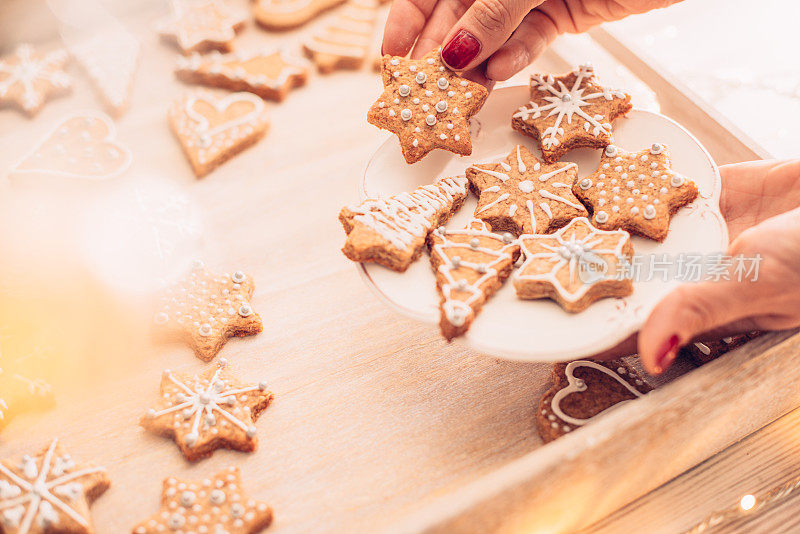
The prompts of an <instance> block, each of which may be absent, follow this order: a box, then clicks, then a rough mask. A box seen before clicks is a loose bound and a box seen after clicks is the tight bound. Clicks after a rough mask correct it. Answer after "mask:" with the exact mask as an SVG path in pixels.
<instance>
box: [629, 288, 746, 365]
mask: <svg viewBox="0 0 800 534" xmlns="http://www.w3.org/2000/svg"><path fill="white" fill-rule="evenodd" d="M751 285H752V284H747V283H744V284H743V283H738V282H735V281H728V280H721V281H719V282H702V283H697V284H684V285H682V286H680V287H678V288H677V289H675V290H674V291H672V292H671V293H669V294H668V295H667V296H666V297H665V298H664V299H663V300H661V302H659V303H658V305H656V307H655V308H654V309H653V311H652V312H651V313H650V316H649V317H648V318H647V321H645V323H644V326H643V327H642V329H641V330H640V331H639V339H638V345H639V357H640V359H641V361H642V364H643V365H644V368H645V369H646V370H647V372H648V373H650V374H661V373H662V372H664V370H666V369H667V368H668V367H669V366H670V365H671V364H672V362H673V361H674V360H675V357H676V356H677V353H678V349H679V348H680V347H682V346H683V345H686V344H687V343H689V342H690V341H691V340H692V339H694V338H696V337H697V336H699V335H700V334H702V333H703V332H708V331H709V330H712V329H714V328H717V327H720V326H723V325H725V324H728V323H730V322H733V321H736V320H738V319H742V318H744V317H747V316H749V315H751V313H750V312H751V309H752V306H753V304H755V299H757V298H758V297H757V295H754V294H751V293H752V291H750V289H749V286H751Z"/></svg>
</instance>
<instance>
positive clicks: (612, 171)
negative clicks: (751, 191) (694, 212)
mask: <svg viewBox="0 0 800 534" xmlns="http://www.w3.org/2000/svg"><path fill="white" fill-rule="evenodd" d="M572 190H573V192H574V193H575V196H577V197H578V198H579V199H581V202H583V203H584V204H586V206H587V207H588V208H589V209H590V210H591V211H592V224H594V225H595V226H596V227H598V228H601V229H603V230H616V229H620V228H621V229H623V230H627V231H628V232H630V233H632V234H636V235H640V236H643V237H649V238H650V239H654V240H656V241H663V240H664V238H666V237H667V233H668V232H669V222H670V219H671V218H672V215H673V214H674V213H675V212H676V211H678V209H680V208H681V207H683V206H685V205H687V204H689V203H691V202H692V201H694V199H695V198H697V194H698V191H697V186H696V185H695V184H694V182H692V181H691V180H689V179H687V178H686V177H685V176H683V175H681V174H679V173H677V172H675V171H673V170H672V169H671V168H670V159H669V154H668V152H667V148H666V147H665V146H664V145H662V144H659V143H654V144H653V145H652V146H651V147H650V148H649V149H644V150H641V151H639V152H626V151H624V150H622V149H621V148H619V147H617V146H614V145H609V146H607V147H606V148H605V150H603V155H602V157H601V158H600V167H599V168H598V169H597V170H596V171H595V172H594V173H593V174H590V175H589V176H587V177H585V178H582V179H581V180H577V181H576V182H575V184H574V185H573V187H572Z"/></svg>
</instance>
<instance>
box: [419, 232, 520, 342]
mask: <svg viewBox="0 0 800 534" xmlns="http://www.w3.org/2000/svg"><path fill="white" fill-rule="evenodd" d="M430 246H431V265H432V266H433V270H434V271H435V272H436V288H437V289H438V290H439V295H440V296H441V303H440V309H441V319H440V321H439V328H440V329H441V331H442V335H443V336H444V337H445V338H446V339H447V340H448V341H450V340H452V339H453V338H455V337H458V336H460V335H463V334H464V333H466V331H467V330H468V329H469V327H470V325H471V324H472V321H473V320H474V319H475V316H476V315H477V314H478V312H480V310H481V307H483V304H484V303H485V302H486V301H487V300H488V299H489V298H491V296H492V295H494V294H495V293H496V292H497V290H498V289H500V287H501V286H502V285H503V282H504V281H505V279H506V278H508V276H509V275H510V274H511V271H512V270H513V268H514V262H516V261H517V258H518V257H519V244H517V242H516V240H515V239H514V236H512V235H511V234H509V233H505V234H503V235H499V234H495V233H492V232H490V231H489V228H488V226H487V225H486V223H484V222H483V221H481V220H479V219H474V220H473V221H472V222H470V223H469V224H468V225H467V227H466V228H464V229H463V230H447V229H445V228H444V227H439V228H437V229H436V231H434V232H432V233H431V237H430Z"/></svg>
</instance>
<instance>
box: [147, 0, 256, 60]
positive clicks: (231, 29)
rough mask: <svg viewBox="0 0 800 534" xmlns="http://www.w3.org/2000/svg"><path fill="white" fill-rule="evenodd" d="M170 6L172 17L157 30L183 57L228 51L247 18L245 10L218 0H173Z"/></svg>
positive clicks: (162, 21)
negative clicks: (172, 42)
mask: <svg viewBox="0 0 800 534" xmlns="http://www.w3.org/2000/svg"><path fill="white" fill-rule="evenodd" d="M170 6H171V9H172V13H171V14H170V15H168V16H167V17H165V18H163V19H161V20H160V21H158V22H157V23H156V30H157V31H158V32H159V33H160V34H161V35H162V36H164V37H168V38H171V39H173V40H174V41H175V42H176V43H177V44H178V47H179V48H180V49H181V51H183V52H184V53H189V52H194V51H198V52H202V51H206V50H208V49H217V50H222V51H227V50H228V49H229V47H230V41H231V40H233V38H234V37H236V31H237V30H238V29H239V28H241V27H242V26H243V25H244V23H245V21H246V20H247V18H248V14H247V12H246V11H245V10H243V9H239V8H235V7H232V6H231V5H229V4H228V3H227V2H223V1H221V0H199V1H189V0H174V1H172V2H170Z"/></svg>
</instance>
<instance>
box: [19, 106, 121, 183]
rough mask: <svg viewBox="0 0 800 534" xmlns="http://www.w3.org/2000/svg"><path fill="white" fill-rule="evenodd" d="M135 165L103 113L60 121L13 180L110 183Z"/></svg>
mask: <svg viewBox="0 0 800 534" xmlns="http://www.w3.org/2000/svg"><path fill="white" fill-rule="evenodd" d="M131 161H132V157H131V152H130V150H128V148H127V147H125V146H124V145H123V144H122V143H121V142H120V141H119V140H118V139H117V132H116V128H115V127H114V123H113V122H112V121H111V119H110V118H109V117H108V116H107V115H104V114H103V113H99V112H83V113H81V114H79V115H72V116H69V117H66V118H64V119H62V120H61V121H59V122H58V123H57V124H56V126H55V128H53V130H52V131H50V133H48V134H47V135H46V136H45V137H44V139H42V140H41V141H40V142H39V144H38V145H37V146H36V147H35V148H34V149H33V151H32V152H31V153H30V154H28V155H27V156H25V157H24V158H23V159H22V161H20V162H19V163H18V164H17V165H15V166H14V167H12V169H11V172H10V177H11V178H15V179H20V178H25V177H34V178H40V177H44V176H56V177H62V178H74V179H81V180H107V179H109V178H113V177H115V176H118V175H120V174H122V173H124V172H125V171H126V170H127V169H128V167H129V166H130V164H131Z"/></svg>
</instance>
